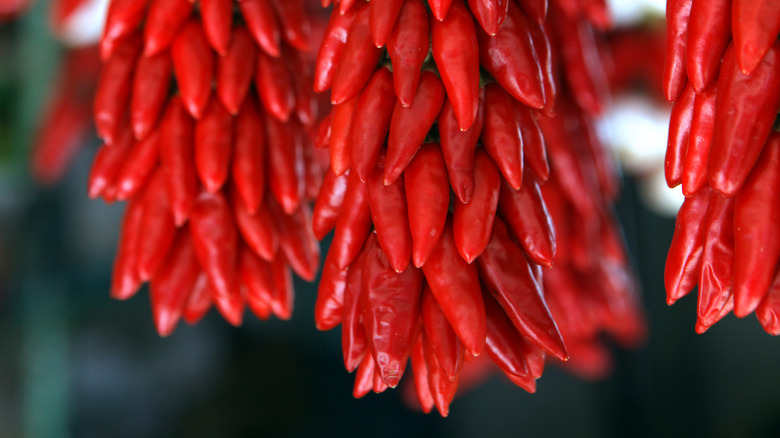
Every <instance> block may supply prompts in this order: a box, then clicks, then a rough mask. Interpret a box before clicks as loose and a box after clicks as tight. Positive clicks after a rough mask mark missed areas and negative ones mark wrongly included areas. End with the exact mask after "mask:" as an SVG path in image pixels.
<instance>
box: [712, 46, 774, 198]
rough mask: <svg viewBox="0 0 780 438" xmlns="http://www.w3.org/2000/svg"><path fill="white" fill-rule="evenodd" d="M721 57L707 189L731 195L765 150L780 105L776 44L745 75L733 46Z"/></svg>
mask: <svg viewBox="0 0 780 438" xmlns="http://www.w3.org/2000/svg"><path fill="white" fill-rule="evenodd" d="M729 47H730V48H729V49H728V50H727V51H726V54H725V55H724V57H723V65H722V66H721V69H720V76H719V77H718V100H717V102H716V104H715V129H714V131H713V134H712V145H711V146H710V160H709V163H708V175H709V182H710V187H712V188H713V189H715V190H717V191H719V192H721V193H723V194H724V195H726V196H733V195H734V194H735V193H736V192H737V191H738V190H739V187H740V186H741V185H742V183H743V181H745V178H746V177H747V175H748V174H749V173H750V169H751V168H753V165H754V164H755V162H756V159H758V156H759V154H760V153H761V149H762V148H763V147H764V143H765V142H766V139H767V137H768V136H769V132H770V130H771V129H772V124H773V123H774V121H775V118H776V117H777V109H778V107H780V42H775V44H774V45H773V46H772V48H771V49H770V50H769V52H767V54H766V56H765V57H764V60H763V61H762V62H761V64H760V65H759V66H758V67H756V69H755V70H754V71H753V73H751V74H750V76H745V75H744V74H742V72H741V71H740V70H739V67H738V66H737V61H736V57H735V53H734V50H733V48H732V46H729Z"/></svg>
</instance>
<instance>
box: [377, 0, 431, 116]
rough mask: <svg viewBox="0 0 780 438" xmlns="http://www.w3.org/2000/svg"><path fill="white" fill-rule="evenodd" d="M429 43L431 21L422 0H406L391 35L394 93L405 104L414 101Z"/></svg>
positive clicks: (388, 45)
mask: <svg viewBox="0 0 780 438" xmlns="http://www.w3.org/2000/svg"><path fill="white" fill-rule="evenodd" d="M429 46H430V23H429V21H428V10H427V9H426V8H425V4H424V3H423V0H406V1H404V2H403V6H402V8H401V11H400V13H399V15H398V19H397V20H396V25H395V27H393V30H392V32H391V33H390V36H389V38H388V39H387V52H388V54H389V55H390V60H391V61H392V65H393V83H394V85H395V94H396V95H397V96H398V100H399V101H400V102H401V104H402V105H403V106H409V105H411V104H412V100H413V99H414V96H415V94H416V91H417V84H418V82H419V81H420V71H421V70H422V66H423V62H425V58H426V56H427V55H428V50H429Z"/></svg>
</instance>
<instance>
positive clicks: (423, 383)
mask: <svg viewBox="0 0 780 438" xmlns="http://www.w3.org/2000/svg"><path fill="white" fill-rule="evenodd" d="M422 338H423V337H422V334H421V335H420V336H418V337H417V341H415V343H414V347H412V357H411V362H412V375H413V376H414V389H415V393H416V394H417V401H419V402H420V407H422V411H423V412H424V413H426V414H427V413H430V412H431V410H432V409H433V395H432V394H431V387H430V383H429V382H428V366H427V365H426V364H425V350H423V341H422Z"/></svg>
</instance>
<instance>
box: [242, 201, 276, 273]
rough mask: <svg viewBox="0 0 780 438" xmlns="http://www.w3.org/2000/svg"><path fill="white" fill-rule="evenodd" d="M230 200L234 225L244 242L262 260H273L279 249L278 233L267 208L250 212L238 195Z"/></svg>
mask: <svg viewBox="0 0 780 438" xmlns="http://www.w3.org/2000/svg"><path fill="white" fill-rule="evenodd" d="M232 201H233V202H232V203H233V214H234V216H235V219H236V225H238V231H240V232H241V236H242V237H243V240H244V243H246V245H247V246H248V247H249V248H250V249H251V250H252V251H254V253H255V254H257V255H258V256H260V257H262V258H263V260H265V261H271V260H273V259H274V257H276V252H277V250H278V249H279V233H278V231H277V229H276V225H274V220H273V218H272V217H271V213H270V211H269V209H268V208H266V207H265V206H263V207H264V208H258V209H257V212H255V213H254V214H252V213H249V211H248V210H247V208H246V206H245V205H244V203H243V201H241V200H240V199H239V197H238V196H234V197H233V199H232Z"/></svg>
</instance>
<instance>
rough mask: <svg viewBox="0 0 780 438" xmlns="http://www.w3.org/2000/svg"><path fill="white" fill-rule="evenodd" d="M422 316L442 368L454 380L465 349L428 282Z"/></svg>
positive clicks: (423, 297) (460, 367)
mask: <svg viewBox="0 0 780 438" xmlns="http://www.w3.org/2000/svg"><path fill="white" fill-rule="evenodd" d="M421 316H422V322H423V327H424V329H425V334H426V336H427V337H428V340H429V341H430V345H431V348H432V349H433V353H434V355H435V356H436V360H437V362H438V363H439V366H440V367H441V370H442V371H443V372H444V374H445V375H446V376H447V378H448V379H450V380H454V379H455V378H456V377H457V376H458V375H459V374H460V371H461V369H462V368H463V362H464V352H465V350H464V348H463V344H462V343H461V342H460V340H459V339H458V336H457V335H456V334H455V331H454V330H453V329H452V325H451V324H450V323H449V321H447V316H446V315H445V314H444V311H443V310H442V309H441V306H439V303H438V302H436V298H435V297H434V296H433V292H431V288H430V286H429V285H428V284H427V283H425V284H424V285H423V293H422V307H421ZM413 354H414V353H413ZM412 360H413V361H414V357H413V358H412Z"/></svg>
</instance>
